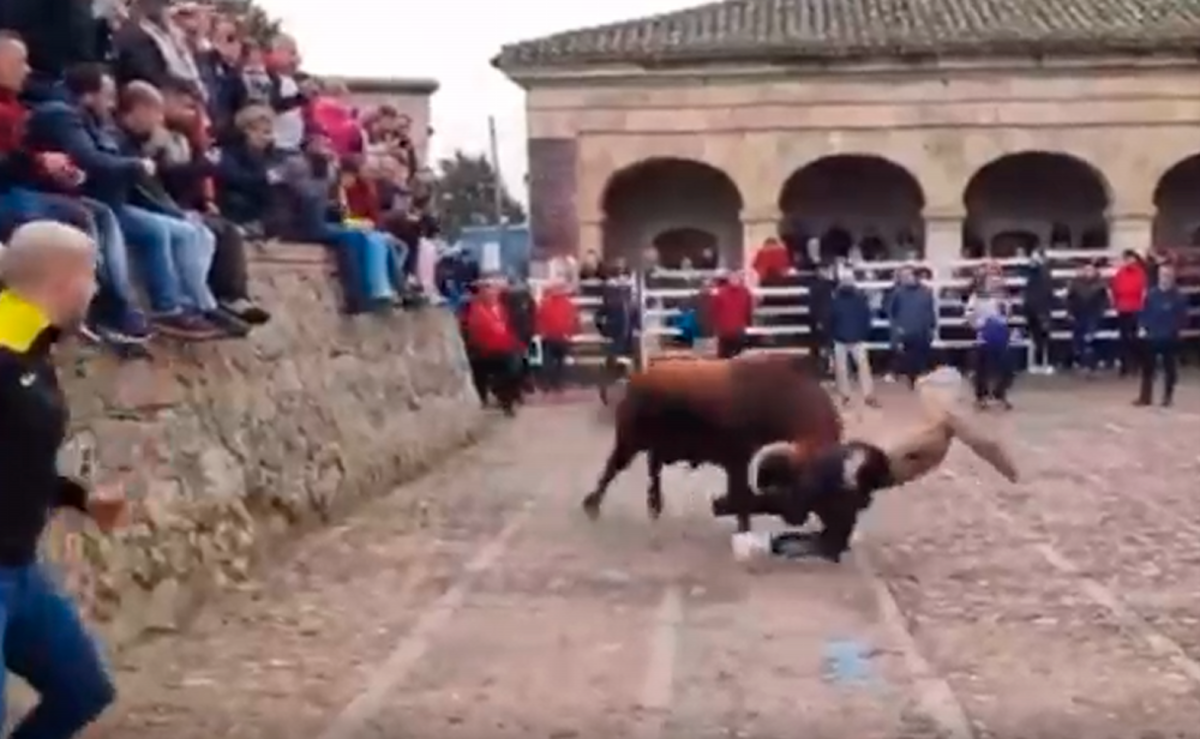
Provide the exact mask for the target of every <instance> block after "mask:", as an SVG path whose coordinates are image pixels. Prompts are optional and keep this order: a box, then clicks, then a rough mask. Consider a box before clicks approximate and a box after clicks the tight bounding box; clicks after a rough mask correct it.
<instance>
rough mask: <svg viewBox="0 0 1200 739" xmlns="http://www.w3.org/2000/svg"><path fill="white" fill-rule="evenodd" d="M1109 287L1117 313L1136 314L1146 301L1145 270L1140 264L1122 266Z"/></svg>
mask: <svg viewBox="0 0 1200 739" xmlns="http://www.w3.org/2000/svg"><path fill="white" fill-rule="evenodd" d="M1109 287H1110V289H1111V290H1112V296H1113V308H1115V309H1116V311H1117V312H1118V313H1137V312H1138V311H1140V310H1141V309H1142V303H1144V302H1145V301H1146V270H1145V269H1144V268H1143V267H1142V265H1140V264H1125V265H1122V266H1121V268H1120V269H1118V270H1117V273H1116V274H1115V275H1113V277H1112V282H1111V283H1109Z"/></svg>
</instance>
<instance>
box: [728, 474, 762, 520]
mask: <svg viewBox="0 0 1200 739" xmlns="http://www.w3.org/2000/svg"><path fill="white" fill-rule="evenodd" d="M725 479H726V492H725V495H726V497H728V498H729V507H730V508H731V509H732V510H733V513H734V515H736V516H737V530H738V533H739V534H744V533H746V532H748V531H749V530H750V517H751V516H752V515H754V502H755V501H754V497H755V496H754V492H753V491H751V490H750V481H749V480H748V479H746V467H745V466H744V465H740V464H737V465H733V466H731V467H726V468H725Z"/></svg>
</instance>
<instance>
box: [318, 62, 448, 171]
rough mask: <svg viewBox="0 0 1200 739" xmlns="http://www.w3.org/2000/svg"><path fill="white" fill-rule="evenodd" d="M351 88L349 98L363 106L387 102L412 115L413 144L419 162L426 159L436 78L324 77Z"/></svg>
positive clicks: (427, 157)
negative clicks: (431, 102)
mask: <svg viewBox="0 0 1200 739" xmlns="http://www.w3.org/2000/svg"><path fill="white" fill-rule="evenodd" d="M325 79H327V80H329V81H331V82H339V83H341V84H343V85H345V86H346V89H347V90H348V91H349V92H350V101H351V102H352V104H354V105H356V106H358V107H359V108H360V109H362V110H371V109H373V108H378V107H379V106H381V105H390V106H392V107H393V108H395V109H396V110H398V111H400V112H401V113H403V114H404V115H407V116H408V117H409V118H411V119H412V123H413V125H412V133H413V144H414V145H415V146H416V147H417V156H418V157H420V159H421V161H422V162H427V161H429V136H430V133H431V131H432V129H431V128H430V125H429V122H430V106H429V103H430V99H431V98H432V97H433V93H435V92H437V89H438V83H437V81H436V80H428V79H418V78H411V79H408V78H399V77H327V78H325Z"/></svg>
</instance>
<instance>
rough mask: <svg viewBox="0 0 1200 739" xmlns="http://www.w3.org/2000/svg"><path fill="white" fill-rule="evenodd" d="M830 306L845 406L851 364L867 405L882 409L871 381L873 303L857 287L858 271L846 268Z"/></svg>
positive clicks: (837, 375) (835, 361) (835, 360)
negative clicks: (855, 275) (855, 273)
mask: <svg viewBox="0 0 1200 739" xmlns="http://www.w3.org/2000/svg"><path fill="white" fill-rule="evenodd" d="M837 280H838V284H837V287H836V288H835V289H834V291H833V295H832V296H831V298H830V304H829V338H830V339H831V340H832V341H833V375H834V378H835V379H836V381H837V388H838V394H839V395H841V397H842V402H843V403H849V402H850V363H851V362H853V363H854V371H855V372H856V373H857V375H858V386H859V388H860V389H861V391H862V396H863V402H864V403H866V404H867V405H869V406H872V407H874V406H878V404H879V402H878V401H877V400H876V399H875V385H874V381H873V379H872V377H871V356H870V351H869V350H868V348H867V342H868V341H870V339H871V302H870V300H868V299H867V294H866V293H865V292H863V290H862V289H861V288H860V287H859V286H858V285H857V284H855V280H854V270H853V269H852V268H851V267H850V266H849V265H843V266H842V267H841V269H840V270H839V274H838V275H837Z"/></svg>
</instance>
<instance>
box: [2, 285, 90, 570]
mask: <svg viewBox="0 0 1200 739" xmlns="http://www.w3.org/2000/svg"><path fill="white" fill-rule="evenodd" d="M57 338H58V331H57V329H55V328H53V327H52V326H50V324H49V322H48V321H46V320H45V317H44V316H43V315H42V313H41V312H40V311H39V310H38V309H37V308H35V307H34V306H32V305H30V304H29V303H27V302H25V301H23V300H22V299H21V298H19V297H17V296H16V295H15V294H13V293H12V292H9V291H5V292H0V471H2V472H0V474H3V476H4V479H3V481H2V482H0V484H2V485H3V486H4V494H3V495H0V566H7V567H19V566H23V565H27V564H29V563H31V562H33V561H34V560H35V558H36V557H37V546H38V539H40V538H41V535H42V531H43V530H44V529H45V528H46V523H47V521H48V520H49V517H50V512H51V511H52V510H53V509H54V508H56V507H58V506H60V505H72V506H74V507H77V508H80V509H83V508H86V493H85V492H84V491H83V489H82V488H81V487H80V486H79V485H77V484H75V483H74V482H73V481H71V480H70V479H68V478H64V477H62V476H60V475H59V473H58V451H59V447H61V446H62V443H63V441H64V439H65V438H66V434H67V424H68V421H69V416H68V410H67V404H66V398H65V397H64V395H63V392H62V390H61V388H60V387H59V384H58V376H57V373H56V371H55V367H54V362H53V359H52V357H51V350H52V348H53V346H54V342H55V341H56V340H57Z"/></svg>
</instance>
